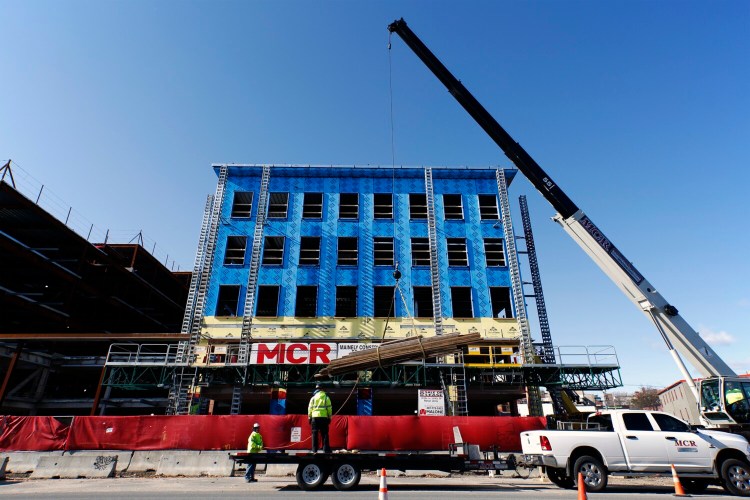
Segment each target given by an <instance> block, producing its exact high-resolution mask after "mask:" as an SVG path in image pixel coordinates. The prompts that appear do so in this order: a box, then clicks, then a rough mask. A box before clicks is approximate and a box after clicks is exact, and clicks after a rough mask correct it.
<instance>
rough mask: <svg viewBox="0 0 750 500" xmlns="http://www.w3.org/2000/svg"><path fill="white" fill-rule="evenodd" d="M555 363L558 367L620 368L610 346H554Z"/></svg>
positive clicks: (615, 354) (615, 352) (614, 352)
mask: <svg viewBox="0 0 750 500" xmlns="http://www.w3.org/2000/svg"><path fill="white" fill-rule="evenodd" d="M555 363H556V364H560V365H583V366H620V362H619V360H618V359H617V351H615V348H614V346H611V345H589V346H585V345H573V346H556V347H555Z"/></svg>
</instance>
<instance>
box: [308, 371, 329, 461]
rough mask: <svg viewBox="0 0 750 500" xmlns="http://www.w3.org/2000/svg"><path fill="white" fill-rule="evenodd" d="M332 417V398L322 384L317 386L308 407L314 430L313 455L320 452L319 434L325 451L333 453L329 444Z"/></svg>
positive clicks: (311, 425)
mask: <svg viewBox="0 0 750 500" xmlns="http://www.w3.org/2000/svg"><path fill="white" fill-rule="evenodd" d="M332 415H333V408H332V406H331V398H329V397H328V394H326V393H325V391H323V387H322V386H321V385H320V384H315V392H313V396H312V398H310V403H309V404H308V405H307V418H308V419H309V421H310V427H311V428H312V451H313V453H317V452H318V434H320V439H321V441H323V451H324V452H325V453H331V446H330V445H329V444H328V425H329V424H330V423H331V416H332Z"/></svg>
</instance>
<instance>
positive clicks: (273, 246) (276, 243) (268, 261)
mask: <svg viewBox="0 0 750 500" xmlns="http://www.w3.org/2000/svg"><path fill="white" fill-rule="evenodd" d="M283 262H284V237H283V236H266V243H265V245H263V261H262V263H263V264H264V265H267V266H280V265H281V264H282V263H283Z"/></svg>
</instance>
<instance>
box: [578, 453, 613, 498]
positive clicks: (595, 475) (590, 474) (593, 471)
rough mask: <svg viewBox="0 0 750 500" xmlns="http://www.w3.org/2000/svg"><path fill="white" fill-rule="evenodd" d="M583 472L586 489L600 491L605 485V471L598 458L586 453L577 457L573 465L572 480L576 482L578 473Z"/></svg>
mask: <svg viewBox="0 0 750 500" xmlns="http://www.w3.org/2000/svg"><path fill="white" fill-rule="evenodd" d="M579 472H580V473H581V474H583V484H584V485H585V486H586V491H590V492H596V491H602V490H603V489H604V488H606V487H607V471H606V469H605V468H604V466H603V465H602V463H601V461H599V459H598V458H594V457H591V456H588V455H584V456H582V457H579V458H578V460H576V463H575V465H574V466H573V480H574V481H575V482H576V485H577V484H578V473H579Z"/></svg>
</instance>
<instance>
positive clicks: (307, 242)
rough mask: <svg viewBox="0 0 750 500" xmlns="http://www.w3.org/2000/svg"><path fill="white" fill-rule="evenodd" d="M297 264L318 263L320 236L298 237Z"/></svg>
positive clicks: (308, 264)
mask: <svg viewBox="0 0 750 500" xmlns="http://www.w3.org/2000/svg"><path fill="white" fill-rule="evenodd" d="M299 265H300V266H319V265H320V236H303V237H302V238H300V245H299Z"/></svg>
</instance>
